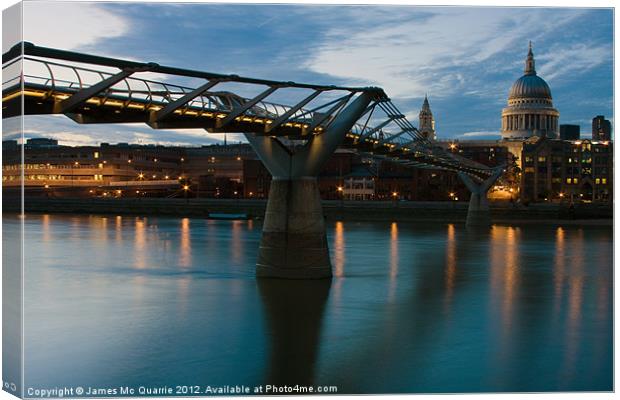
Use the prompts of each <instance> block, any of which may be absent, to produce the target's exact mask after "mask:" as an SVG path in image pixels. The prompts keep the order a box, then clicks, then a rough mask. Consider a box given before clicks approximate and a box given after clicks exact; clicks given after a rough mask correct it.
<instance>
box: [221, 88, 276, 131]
mask: <svg viewBox="0 0 620 400" xmlns="http://www.w3.org/2000/svg"><path fill="white" fill-rule="evenodd" d="M276 90H278V86H271V87H270V88H269V89H267V90H265V91H264V92H262V93H261V94H259V95H258V96H256V97H254V98H253V99H252V100H249V101H247V102H245V103H243V105H240V106H238V107H235V108H233V109H232V110H231V111H230V113H229V114H228V115H227V116H226V118H224V119H221V120H219V121H218V123H217V127H218V128H222V127H223V126H225V125H226V124H229V123H230V122H232V121H233V120H234V119H235V118H237V117H239V116H240V115H241V114H243V113H244V112H246V111H247V110H249V109H250V108H252V107H254V106H255V105H256V104H258V102H259V101H261V100H263V99H265V98H266V97H267V96H269V95H270V94H272V93H273V92H275V91H276Z"/></svg>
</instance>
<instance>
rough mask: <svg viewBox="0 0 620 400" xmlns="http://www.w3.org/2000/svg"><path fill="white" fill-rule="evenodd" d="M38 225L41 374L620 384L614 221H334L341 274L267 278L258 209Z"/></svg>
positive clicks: (30, 290) (393, 387)
mask: <svg viewBox="0 0 620 400" xmlns="http://www.w3.org/2000/svg"><path fill="white" fill-rule="evenodd" d="M18 223H19V222H18V219H17V218H15V217H13V218H11V217H10V216H9V217H7V216H5V220H4V224H5V228H4V229H5V232H11V229H13V230H15V229H17V226H18ZM25 229H26V230H25V237H26V241H27V248H26V262H27V267H26V271H25V277H26V282H27V286H26V293H25V295H26V304H25V342H26V347H25V356H26V379H25V385H26V387H28V386H34V387H55V386H63V385H67V386H75V385H77V384H80V385H82V386H84V387H86V386H94V387H108V386H109V387H118V386H120V385H128V386H136V387H137V386H140V385H166V384H167V385H228V384H232V385H234V384H238V385H241V384H244V385H248V386H251V385H260V384H266V383H279V384H282V383H286V384H312V383H314V384H317V385H337V386H338V388H339V392H340V393H363V392H366V393H379V392H391V393H393V392H463V391H465V392H467V391H550V390H551V391H553V390H562V391H569V390H612V312H613V310H612V301H613V287H612V272H613V271H612V269H613V261H612V260H613V256H612V251H613V247H612V229H611V227H583V228H579V227H564V228H557V227H552V226H544V225H524V226H520V227H517V226H514V227H513V226H494V227H493V228H491V229H488V230H486V231H482V232H471V231H468V230H466V229H465V227H464V226H463V225H458V224H456V225H452V224H449V225H446V224H429V223H407V224H404V223H352V222H344V223H343V222H336V223H328V228H327V234H328V241H329V245H330V251H331V254H332V261H333V267H334V273H335V275H336V276H335V278H334V279H333V280H332V281H331V282H329V281H327V282H325V281H323V282H321V281H315V282H296V281H280V280H266V281H264V280H260V281H257V280H256V279H255V278H254V262H255V259H256V255H257V249H258V244H259V240H260V234H261V226H260V223H258V222H256V221H254V222H253V221H236V222H232V221H213V220H203V219H188V218H183V219H176V218H152V217H149V218H140V217H126V216H124V217H120V216H119V217H114V216H108V217H101V216H61V215H28V216H27V217H26V219H25ZM6 234H7V233H5V235H6Z"/></svg>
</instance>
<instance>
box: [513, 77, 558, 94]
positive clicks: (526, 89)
mask: <svg viewBox="0 0 620 400" xmlns="http://www.w3.org/2000/svg"><path fill="white" fill-rule="evenodd" d="M508 99H510V100H513V99H547V100H551V89H549V85H547V82H545V80H544V79H543V78H541V77H539V76H538V75H536V74H535V73H534V74H532V75H523V76H522V77H521V78H519V79H517V81H516V82H515V83H514V84H513V85H512V87H511V88H510V94H509V95H508Z"/></svg>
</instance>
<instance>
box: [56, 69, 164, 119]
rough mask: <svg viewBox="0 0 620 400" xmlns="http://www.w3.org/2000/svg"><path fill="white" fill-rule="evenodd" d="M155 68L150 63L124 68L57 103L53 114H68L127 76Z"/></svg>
mask: <svg viewBox="0 0 620 400" xmlns="http://www.w3.org/2000/svg"><path fill="white" fill-rule="evenodd" d="M156 67H157V64H153V63H151V64H145V65H144V66H143V67H135V68H125V69H123V70H122V71H121V72H119V73H117V74H115V75H112V76H110V77H108V78H106V79H104V80H102V81H101V82H98V83H96V84H94V85H92V86H89V87H87V88H84V89H81V90H80V91H78V92H77V93H75V94H74V95H72V96H71V97H69V98H66V99H64V100H62V101H61V102H59V103H56V104H55V105H54V112H55V113H59V114H66V113H70V112H71V111H73V110H75V109H76V108H78V107H80V106H81V105H83V104H84V103H85V102H86V101H87V100H88V99H90V98H91V97H93V96H95V95H97V94H98V93H101V92H103V91H104V90H108V89H109V88H111V87H112V86H114V85H116V84H117V83H119V82H120V81H122V80H123V79H126V78H128V77H129V76H131V75H132V74H133V73H134V72H144V71H149V70H151V69H152V68H156Z"/></svg>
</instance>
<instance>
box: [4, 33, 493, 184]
mask: <svg viewBox="0 0 620 400" xmlns="http://www.w3.org/2000/svg"><path fill="white" fill-rule="evenodd" d="M23 49H24V53H25V54H22V53H21V52H17V51H15V50H14V49H13V50H11V51H10V52H9V53H6V54H4V55H3V63H4V64H3V73H4V74H3V75H4V76H5V77H6V76H7V75H8V79H6V80H5V81H4V82H3V89H2V97H3V98H2V107H3V118H9V117H14V116H19V115H21V114H22V100H23V106H24V109H23V111H24V112H23V114H25V115H42V114H64V115H66V116H68V117H69V118H71V119H73V120H74V121H76V122H78V123H80V124H97V123H146V124H148V125H149V126H151V127H152V128H154V129H179V128H185V129H187V128H198V129H205V130H207V131H208V132H243V133H250V134H254V135H269V136H272V137H278V138H281V139H282V140H285V141H298V140H306V139H308V138H310V137H311V136H312V135H318V134H322V133H323V132H324V131H325V130H326V129H327V128H328V127H329V124H330V123H331V121H333V120H334V119H335V118H336V117H337V115H338V113H339V112H340V111H341V110H342V109H343V108H344V107H345V106H346V105H347V104H348V103H349V102H350V101H351V100H352V99H353V98H354V96H355V95H356V94H358V93H360V92H371V93H372V94H373V98H374V101H373V103H372V104H371V106H370V107H368V109H367V110H366V112H365V113H364V115H362V117H361V118H360V121H363V122H360V121H358V123H356V124H355V125H354V126H353V128H352V129H351V131H350V132H349V133H348V134H347V135H346V138H345V141H344V143H343V146H347V147H352V148H355V149H357V150H359V151H362V152H367V153H370V154H372V155H373V156H375V157H382V158H385V159H388V160H390V161H393V162H399V163H402V164H405V165H408V166H419V167H425V168H439V169H446V170H453V171H463V172H465V173H467V174H469V175H471V176H473V177H475V178H477V179H484V178H485V177H488V176H490V175H491V174H492V173H493V170H492V169H491V168H489V167H486V166H484V165H481V164H478V163H475V162H473V161H471V160H468V159H465V158H462V157H458V156H457V155H454V154H451V153H449V152H447V151H445V150H444V149H441V148H439V147H437V146H436V145H434V144H433V143H432V142H429V141H428V140H426V139H425V138H424V137H422V136H421V135H420V133H419V132H418V131H417V129H416V128H415V127H414V126H413V125H411V123H410V122H409V121H408V120H407V119H406V117H405V116H404V115H403V114H402V113H401V112H400V111H399V110H398V109H397V108H396V106H395V105H394V104H393V103H392V102H391V101H390V100H389V98H388V97H387V96H386V95H385V93H384V92H383V90H381V89H380V88H350V87H337V86H321V85H308V84H299V83H295V82H275V81H266V80H258V79H252V78H241V77H238V76H235V75H220V74H209V73H200V72H198V71H189V70H182V69H176V68H170V67H162V66H159V65H157V64H152V63H151V64H144V63H135V62H131V61H124V60H116V59H109V58H104V57H97V56H90V55H82V54H79V53H71V52H66V51H63V50H55V49H47V48H41V47H37V46H34V45H27V44H26V45H24V47H23ZM13 53H14V54H13ZM28 54H30V56H29V55H28ZM43 57H44V58H43ZM59 61H63V63H61V62H59ZM66 61H70V62H69V63H67V62H66ZM85 62H86V63H91V64H92V63H94V64H96V65H98V66H99V69H93V68H92V67H86V66H84V65H83V63H85ZM106 68H107V69H106ZM110 68H112V70H110ZM114 68H121V72H118V71H114V70H113V69H114ZM144 72H148V73H153V72H155V73H162V72H163V73H167V74H173V77H174V76H177V77H178V76H182V77H191V78H193V79H194V80H195V78H204V79H207V81H206V82H205V81H203V84H202V85H198V86H197V87H191V86H187V85H179V84H173V83H170V82H168V81H167V79H166V80H164V79H162V80H159V81H156V80H150V79H143V78H138V77H137V76H138V75H139V74H140V73H144ZM174 74H176V75H174ZM230 82H232V83H236V84H242V85H243V84H244V85H254V86H255V85H262V86H263V87H264V86H266V87H268V89H267V90H265V91H264V92H262V93H260V94H258V95H255V96H254V97H251V98H246V97H243V96H240V95H238V94H236V93H234V92H232V91H229V90H219V91H217V90H214V89H215V87H216V86H217V85H221V84H222V83H230ZM286 88H289V89H290V88H293V89H305V90H306V96H307V97H304V98H302V99H301V100H300V101H298V102H297V103H296V104H295V105H293V106H287V105H282V104H278V103H273V102H268V101H266V99H267V98H268V97H269V96H271V95H272V94H273V92H276V91H277V90H280V89H286ZM308 90H312V92H311V93H310V95H307V92H308Z"/></svg>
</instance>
